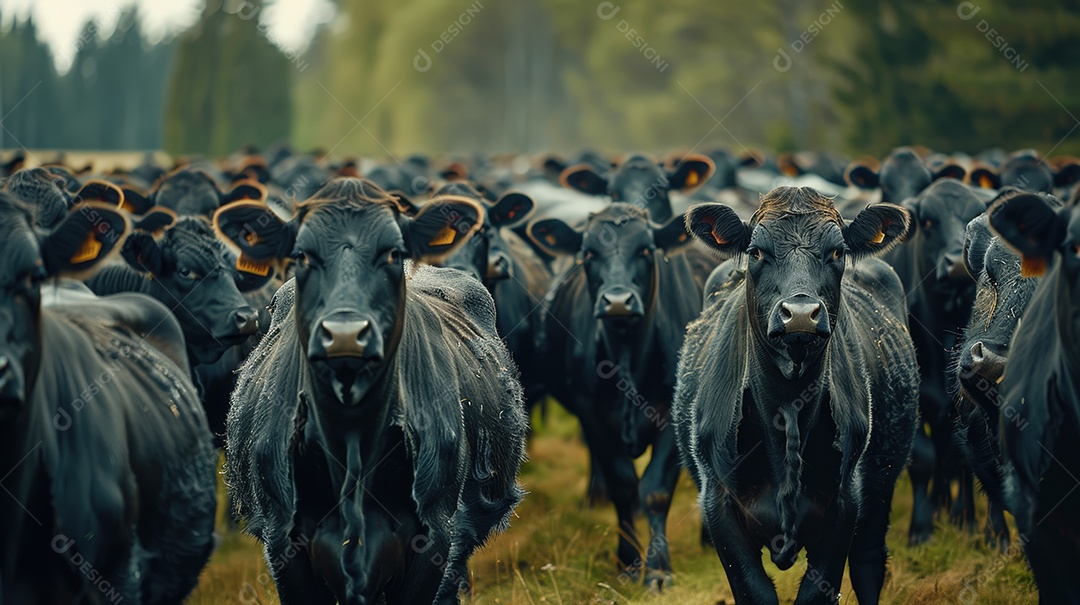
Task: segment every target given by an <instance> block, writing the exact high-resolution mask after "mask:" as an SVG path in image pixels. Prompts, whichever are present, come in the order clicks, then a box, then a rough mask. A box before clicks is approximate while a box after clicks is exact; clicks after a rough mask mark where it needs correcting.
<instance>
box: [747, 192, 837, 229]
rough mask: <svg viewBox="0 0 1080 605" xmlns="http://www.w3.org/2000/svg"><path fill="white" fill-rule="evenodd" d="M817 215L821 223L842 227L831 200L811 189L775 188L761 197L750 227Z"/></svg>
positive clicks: (751, 218)
mask: <svg viewBox="0 0 1080 605" xmlns="http://www.w3.org/2000/svg"><path fill="white" fill-rule="evenodd" d="M805 215H819V216H820V217H821V219H822V220H823V221H831V222H833V223H836V225H837V226H838V227H841V228H842V227H843V226H844V219H843V217H841V216H840V212H839V211H837V209H836V206H834V205H833V201H832V198H830V197H827V196H825V195H823V194H822V193H821V192H820V191H818V190H817V189H814V188H812V187H777V188H776V189H773V190H772V191H770V192H768V193H766V194H765V195H763V196H762V197H761V203H760V205H758V209H757V210H756V211H754V215H753V216H752V217H750V226H751V227H753V226H754V225H758V224H760V223H763V222H765V221H775V220H780V219H784V218H789V217H795V216H805Z"/></svg>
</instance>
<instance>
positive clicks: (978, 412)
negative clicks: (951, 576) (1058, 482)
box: [956, 192, 1060, 551]
mask: <svg viewBox="0 0 1080 605" xmlns="http://www.w3.org/2000/svg"><path fill="white" fill-rule="evenodd" d="M1014 194H1015V192H1008V193H1005V194H1004V195H1006V196H1008V195H1014ZM1046 199H1047V201H1048V202H1051V203H1052V204H1054V205H1056V206H1060V202H1058V201H1057V200H1056V199H1055V198H1051V197H1049V196H1048V197H1047V198H1046ZM988 220H989V219H988V218H987V216H986V215H985V214H982V215H980V216H979V217H977V218H976V219H975V220H973V221H971V222H970V223H968V226H967V237H966V239H965V245H964V261H965V263H966V265H967V267H968V270H969V271H970V272H971V274H972V275H974V276H976V279H977V286H976V288H977V289H976V295H975V305H974V307H973V308H972V312H971V320H970V321H969V322H968V327H967V329H966V330H964V338H963V341H962V342H961V344H960V348H959V351H958V352H957V359H956V372H957V385H958V386H959V391H960V401H959V404H958V405H959V410H958V412H959V414H958V419H957V420H958V422H957V430H956V441H957V444H958V445H959V447H960V449H961V451H962V452H963V453H964V455H965V457H966V459H967V461H968V464H969V465H970V466H971V468H972V470H973V471H974V472H975V476H976V477H978V478H979V482H980V483H981V484H982V487H983V491H984V492H985V493H986V495H987V498H988V500H989V503H990V506H989V516H988V517H987V523H986V528H985V531H986V539H987V542H989V543H990V544H993V545H995V546H998V547H999V548H1001V549H1002V550H1003V551H1008V548H1009V542H1010V540H1009V529H1008V526H1007V525H1006V524H1005V517H1004V515H1003V511H1004V508H1005V505H1006V502H1005V490H1004V485H1003V479H1002V475H1001V464H1002V459H1001V449H1000V447H999V445H998V441H999V435H1000V431H999V430H998V425H999V424H1000V423H1001V422H1015V421H1016V417H1017V416H1016V410H1015V409H1014V408H1011V407H1003V406H1002V405H1001V400H1000V396H999V392H998V385H999V384H1000V382H1001V379H1002V376H1004V374H1005V364H1006V362H1007V361H1008V357H1009V342H1010V340H1011V339H1012V336H1013V333H1014V331H1015V330H1016V326H1017V325H1018V324H1019V323H1020V317H1021V316H1022V315H1023V313H1024V310H1025V309H1027V306H1028V303H1029V302H1030V301H1031V296H1032V294H1034V292H1035V287H1036V285H1037V284H1038V279H1037V278H1034V277H1025V276H1023V275H1022V271H1021V266H1020V257H1019V256H1018V255H1017V254H1016V253H1015V252H1013V251H1012V250H1011V249H1010V248H1009V247H1008V246H1007V245H1006V244H1005V243H1004V242H1002V241H1001V240H1000V239H999V238H998V237H996V236H995V235H994V234H993V233H992V232H991V231H990V225H989V222H988Z"/></svg>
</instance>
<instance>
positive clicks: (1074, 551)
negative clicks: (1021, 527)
mask: <svg viewBox="0 0 1080 605" xmlns="http://www.w3.org/2000/svg"><path fill="white" fill-rule="evenodd" d="M1059 520H1060V517H1058V519H1054V518H1053V517H1051V518H1048V519H1046V520H1045V521H1044V522H1043V523H1042V524H1040V525H1038V526H1036V527H1035V531H1034V532H1033V534H1028V536H1030V540H1029V541H1027V542H1026V543H1025V544H1024V554H1025V555H1027V559H1028V563H1029V564H1030V565H1031V571H1032V573H1033V575H1034V576H1035V584H1036V585H1038V587H1039V603H1040V605H1051V604H1053V603H1080V581H1078V580H1077V575H1076V561H1077V559H1078V558H1080V557H1078V555H1080V553H1078V550H1080V546H1078V545H1077V543H1076V542H1075V540H1074V539H1073V538H1071V537H1070V536H1069V535H1068V534H1067V533H1066V532H1064V531H1062V527H1061V524H1060V523H1056V522H1055V521H1059ZM1022 538H1023V536H1022Z"/></svg>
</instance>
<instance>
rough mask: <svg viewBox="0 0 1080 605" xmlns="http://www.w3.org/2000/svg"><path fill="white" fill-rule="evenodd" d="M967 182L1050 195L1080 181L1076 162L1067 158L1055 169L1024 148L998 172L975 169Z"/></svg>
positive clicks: (1079, 169)
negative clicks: (1060, 188)
mask: <svg viewBox="0 0 1080 605" xmlns="http://www.w3.org/2000/svg"><path fill="white" fill-rule="evenodd" d="M970 180H971V183H972V184H973V185H977V186H979V187H983V188H987V189H1000V188H1002V187H1010V186H1011V187H1017V188H1019V189H1025V190H1027V191H1042V192H1045V193H1051V192H1053V191H1054V189H1055V188H1058V187H1069V186H1071V185H1074V184H1076V182H1077V181H1080V162H1077V161H1076V160H1075V159H1068V160H1066V161H1064V162H1062V163H1061V164H1060V165H1059V166H1057V168H1056V169H1055V168H1053V167H1051V166H1050V165H1049V164H1048V163H1047V162H1046V161H1045V160H1044V159H1043V158H1042V157H1041V156H1040V155H1039V154H1038V153H1036V152H1035V150H1034V149H1024V150H1021V151H1017V152H1016V153H1013V154H1012V155H1010V156H1009V157H1008V159H1006V160H1005V162H1004V163H1003V164H1002V165H1001V168H1000V169H998V168H994V167H991V166H979V167H978V168H975V169H974V170H972V171H971V175H970Z"/></svg>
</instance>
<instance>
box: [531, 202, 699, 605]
mask: <svg viewBox="0 0 1080 605" xmlns="http://www.w3.org/2000/svg"><path fill="white" fill-rule="evenodd" d="M529 234H530V235H531V236H532V237H533V239H534V240H535V241H536V242H537V243H538V244H539V245H541V246H544V247H545V248H547V249H548V250H549V251H550V252H551V253H552V254H558V255H575V256H576V258H577V264H576V265H575V266H574V267H573V268H572V269H571V270H570V272H569V273H568V274H566V275H563V276H562V277H561V278H559V279H558V281H557V285H555V286H554V287H553V289H552V291H551V292H549V293H548V297H547V299H546V301H545V304H546V307H547V308H546V311H547V312H546V314H545V315H544V324H543V333H542V337H543V339H542V343H543V344H542V346H541V354H542V358H543V359H547V360H549V361H548V362H547V363H546V364H545V369H546V371H548V372H549V373H550V376H549V378H548V386H549V388H550V389H551V392H552V394H553V395H554V396H555V398H556V399H558V400H559V401H560V402H562V403H563V404H564V405H566V406H567V408H569V409H570V411H572V412H573V413H574V414H576V415H577V417H578V419H579V420H580V421H581V425H582V429H583V431H584V433H585V441H586V442H587V443H588V446H589V449H590V451H591V453H592V456H593V461H594V464H595V465H597V466H598V468H599V471H600V476H601V477H602V478H603V481H604V484H605V485H606V488H607V492H608V496H609V497H610V499H611V500H612V502H613V503H614V504H615V510H616V513H617V514H618V518H619V547H618V553H617V554H618V559H619V562H620V564H621V565H623V566H624V567H625V568H627V571H628V572H630V573H632V574H636V573H637V572H638V571H639V569H638V568H640V567H641V565H642V558H641V553H640V550H641V548H640V544H639V542H638V539H637V533H636V531H635V529H634V517H633V515H634V511H635V508H636V507H637V506H638V503H639V501H640V503H642V504H643V505H644V510H645V514H646V516H647V517H648V522H649V530H650V534H651V539H650V542H649V545H648V548H647V555H646V557H645V560H644V564H645V565H644V566H645V580H646V583H647V584H648V585H649V586H650V588H652V589H656V590H659V589H661V588H662V587H663V584H664V583H666V582H669V581H670V579H671V560H670V556H669V554H668V548H667V539H666V537H665V531H666V530H665V526H666V523H667V514H668V509H669V508H670V506H671V497H672V494H673V493H674V491H675V482H676V480H677V479H678V475H679V461H678V452H677V450H676V447H675V436H674V433H673V432H672V429H671V425H670V422H669V417H668V409H669V405H670V401H671V396H672V392H673V389H674V387H675V364H676V354H677V352H678V349H679V346H680V345H681V344H682V338H683V330H684V329H685V328H686V324H687V323H688V322H689V321H690V320H691V319H693V318H694V317H695V316H696V315H697V313H698V311H700V309H701V288H702V285H703V281H704V275H702V272H700V271H696V270H695V269H696V267H695V264H694V261H693V254H691V253H689V252H687V253H684V252H683V251H679V252H678V253H675V254H668V253H669V252H674V251H675V250H676V249H677V248H679V247H682V246H685V245H686V244H687V243H689V240H690V237H689V235H688V234H687V233H686V231H685V229H684V227H683V225H682V221H681V220H676V221H672V222H671V223H669V224H668V225H667V226H664V227H656V226H653V225H652V224H651V223H650V221H649V219H648V215H647V214H646V213H645V211H644V210H642V209H640V208H637V207H636V206H632V205H630V204H626V203H622V202H615V203H612V204H610V205H608V206H607V207H605V209H604V210H602V211H601V212H599V213H596V214H594V215H592V216H590V217H589V218H588V221H587V222H586V225H585V228H584V232H578V231H576V230H574V229H573V228H572V227H570V226H569V225H567V224H566V223H564V222H562V221H561V220H559V219H544V220H540V221H536V222H534V223H532V224H531V225H530V226H529ZM650 445H651V446H652V457H651V460H650V461H649V466H648V468H647V469H646V470H645V473H644V475H643V476H642V477H641V480H640V486H639V480H638V477H637V472H636V470H635V469H634V458H636V457H638V456H640V455H641V454H642V453H643V452H644V451H645V449H646V448H647V447H649V446H650ZM639 489H640V494H639ZM639 498H640V500H639Z"/></svg>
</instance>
